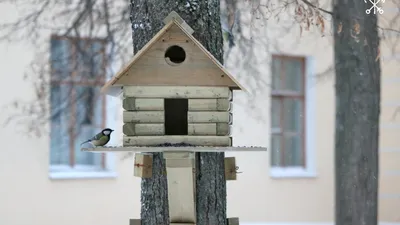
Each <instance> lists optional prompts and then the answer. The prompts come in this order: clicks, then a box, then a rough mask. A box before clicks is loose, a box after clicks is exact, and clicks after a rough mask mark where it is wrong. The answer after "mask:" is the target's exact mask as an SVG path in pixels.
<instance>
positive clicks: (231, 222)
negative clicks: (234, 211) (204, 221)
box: [226, 217, 239, 225]
mask: <svg viewBox="0 0 400 225" xmlns="http://www.w3.org/2000/svg"><path fill="white" fill-rule="evenodd" d="M226 220H227V221H226V223H227V225H239V218H238V217H231V218H228V219H226Z"/></svg>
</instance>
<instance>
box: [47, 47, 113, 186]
mask: <svg viewBox="0 0 400 225" xmlns="http://www.w3.org/2000/svg"><path fill="white" fill-rule="evenodd" d="M111 49H112V48H111V46H110V45H108V46H107V55H108V54H109V53H110V52H111ZM110 61H112V64H111V65H109V67H108V68H107V69H106V70H107V71H106V79H107V80H108V79H110V78H111V77H112V76H113V75H114V71H116V69H117V68H116V63H115V62H114V61H113V60H112V59H110ZM119 103H120V99H119V98H116V97H112V96H109V95H107V96H106V110H107V113H106V127H110V128H114V130H116V131H114V132H113V135H112V138H111V140H110V142H109V143H108V144H107V145H110V146H116V145H117V137H118V136H119V135H120V134H119V133H118V129H115V127H116V126H118V124H119V123H117V118H119V115H118V114H119V113H121V111H120V110H119V109H120V104H119ZM93 135H95V134H93ZM49 151H50V150H49ZM49 154H50V152H49ZM93 154H101V153H93ZM49 157H50V155H49ZM115 162H116V157H115V153H112V152H107V153H105V168H103V169H99V168H98V166H86V165H76V166H74V167H71V166H66V165H51V164H49V178H50V179H54V180H58V179H103V178H116V177H117V172H116V166H115Z"/></svg>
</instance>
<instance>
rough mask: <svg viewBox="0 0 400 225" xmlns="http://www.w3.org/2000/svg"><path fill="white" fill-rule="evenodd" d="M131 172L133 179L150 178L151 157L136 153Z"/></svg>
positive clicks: (151, 168)
mask: <svg viewBox="0 0 400 225" xmlns="http://www.w3.org/2000/svg"><path fill="white" fill-rule="evenodd" d="M133 171H134V172H133V173H134V176H135V177H141V178H150V177H151V176H152V173H153V155H151V154H145V153H136V154H135V164H134V169H133Z"/></svg>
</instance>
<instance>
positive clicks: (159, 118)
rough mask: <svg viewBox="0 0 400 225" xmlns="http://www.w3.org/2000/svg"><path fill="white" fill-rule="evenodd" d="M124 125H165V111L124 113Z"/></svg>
mask: <svg viewBox="0 0 400 225" xmlns="http://www.w3.org/2000/svg"><path fill="white" fill-rule="evenodd" d="M122 120H123V122H124V123H164V111H124V112H123V113H122Z"/></svg>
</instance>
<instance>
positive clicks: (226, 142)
mask: <svg viewBox="0 0 400 225" xmlns="http://www.w3.org/2000/svg"><path fill="white" fill-rule="evenodd" d="M166 143H170V144H178V143H186V144H190V145H198V146H231V145H232V139H231V137H227V136H172V135H171V136H124V137H123V145H124V146H154V145H162V144H166Z"/></svg>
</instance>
